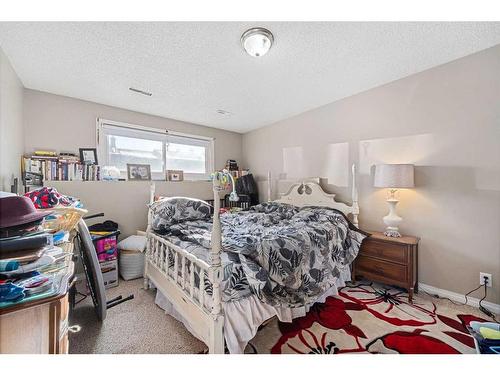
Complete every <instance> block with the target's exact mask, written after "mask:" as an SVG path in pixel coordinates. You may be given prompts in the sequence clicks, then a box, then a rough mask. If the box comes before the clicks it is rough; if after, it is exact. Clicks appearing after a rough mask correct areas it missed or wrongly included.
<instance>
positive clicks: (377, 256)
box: [352, 232, 419, 302]
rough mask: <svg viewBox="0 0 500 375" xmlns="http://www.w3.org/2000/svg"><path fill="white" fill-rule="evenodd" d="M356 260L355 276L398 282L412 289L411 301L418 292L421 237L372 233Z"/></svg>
mask: <svg viewBox="0 0 500 375" xmlns="http://www.w3.org/2000/svg"><path fill="white" fill-rule="evenodd" d="M368 233H370V234H371V236H370V237H368V238H366V239H365V240H364V241H363V243H362V245H361V249H360V250H359V254H358V257H357V258H356V260H355V261H354V265H353V271H352V278H353V280H355V278H356V277H358V276H363V277H365V278H366V279H368V280H372V281H378V282H382V283H384V284H389V285H396V286H400V287H403V288H406V289H407V290H408V300H409V301H410V302H412V301H413V293H418V284H417V283H418V241H419V238H418V237H412V236H403V237H398V238H395V237H386V236H384V234H383V233H380V232H368Z"/></svg>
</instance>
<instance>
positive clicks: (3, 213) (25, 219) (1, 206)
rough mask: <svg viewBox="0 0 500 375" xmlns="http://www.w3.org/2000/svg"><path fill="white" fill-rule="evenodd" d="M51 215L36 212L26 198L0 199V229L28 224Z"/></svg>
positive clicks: (29, 200)
mask: <svg viewBox="0 0 500 375" xmlns="http://www.w3.org/2000/svg"><path fill="white" fill-rule="evenodd" d="M51 213H52V212H51V211H49V212H45V211H44V212H42V211H37V210H36V208H35V206H34V205H33V202H32V201H31V199H29V198H27V197H18V196H14V197H5V198H0V228H7V227H16V226H18V225H23V224H29V223H31V222H35V221H38V220H40V219H42V218H44V217H45V216H47V215H50V214H51Z"/></svg>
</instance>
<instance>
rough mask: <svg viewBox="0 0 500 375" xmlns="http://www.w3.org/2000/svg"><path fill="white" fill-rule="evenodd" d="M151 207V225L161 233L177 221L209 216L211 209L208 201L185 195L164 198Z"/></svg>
mask: <svg viewBox="0 0 500 375" xmlns="http://www.w3.org/2000/svg"><path fill="white" fill-rule="evenodd" d="M149 207H150V209H151V213H152V222H151V226H152V228H153V230H154V231H157V232H160V233H162V232H167V231H168V227H169V226H170V225H172V224H175V223H180V222H183V221H188V220H199V219H205V218H208V217H210V211H211V206H210V205H209V204H208V203H207V202H205V201H202V200H201V199H194V198H185V197H171V198H164V199H161V200H159V201H157V202H155V203H152V204H151V205H150V206H149Z"/></svg>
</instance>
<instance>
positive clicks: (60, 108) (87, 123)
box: [24, 90, 242, 235]
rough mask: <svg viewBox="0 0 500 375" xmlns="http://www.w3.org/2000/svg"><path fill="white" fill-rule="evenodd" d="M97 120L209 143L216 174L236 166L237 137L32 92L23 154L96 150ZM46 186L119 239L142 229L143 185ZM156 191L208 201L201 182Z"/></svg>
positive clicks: (145, 198)
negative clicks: (114, 230)
mask: <svg viewBox="0 0 500 375" xmlns="http://www.w3.org/2000/svg"><path fill="white" fill-rule="evenodd" d="M97 117H101V118H104V119H107V120H114V121H123V122H127V123H131V124H137V125H142V126H148V127H155V128H161V129H169V130H175V131H180V132H184V133H190V134H196V135H203V136H207V137H215V167H216V168H222V167H223V166H224V165H225V162H226V160H227V159H236V160H238V161H240V160H241V139H242V136H241V134H238V133H233V132H229V131H225V130H219V129H214V128H209V127H206V126H199V125H194V124H189V123H185V122H181V121H176V120H171V119H166V118H162V117H156V116H150V115H146V114H142V113H137V112H132V111H127V110H124V109H119V108H115V107H109V106H106V105H101V104H97V103H92V102H88V101H83V100H79V99H73V98H69V97H64V96H59V95H53V94H48V93H44V92H39V91H33V90H25V92H24V128H25V151H26V152H27V153H29V152H32V151H33V150H35V149H46V150H55V151H59V152H60V151H70V152H78V148H80V147H96V139H95V130H96V118H97ZM47 184H50V185H51V186H54V187H56V188H57V190H58V191H60V192H61V193H63V194H68V195H73V196H75V197H78V198H80V199H81V201H82V202H83V203H84V205H85V207H86V208H88V209H89V211H90V212H91V213H95V212H104V213H105V214H106V217H105V218H104V219H110V220H113V221H116V222H118V223H119V224H120V229H121V230H122V232H123V234H124V235H130V234H134V233H135V231H136V230H138V229H144V228H145V226H146V222H147V217H146V216H147V209H146V204H147V203H148V200H149V183H146V182H137V181H134V182H132V181H119V182H104V181H102V182H68V181H61V182H47ZM157 188H158V191H159V192H160V193H161V194H164V195H185V196H192V197H198V198H203V199H208V198H210V197H211V196H212V192H211V184H210V183H209V182H206V181H205V182H203V181H196V182H190V181H185V182H182V183H167V182H158V183H157ZM104 219H102V218H100V219H98V220H99V221H101V220H104Z"/></svg>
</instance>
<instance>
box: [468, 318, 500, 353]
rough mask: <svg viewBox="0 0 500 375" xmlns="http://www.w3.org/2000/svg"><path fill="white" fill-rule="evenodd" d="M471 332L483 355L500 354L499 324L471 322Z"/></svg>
mask: <svg viewBox="0 0 500 375" xmlns="http://www.w3.org/2000/svg"><path fill="white" fill-rule="evenodd" d="M469 331H470V333H471V335H472V336H473V337H474V339H475V340H476V342H477V344H478V348H479V351H480V352H481V353H482V354H500V324H499V323H493V322H476V321H471V322H470V323H469Z"/></svg>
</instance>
